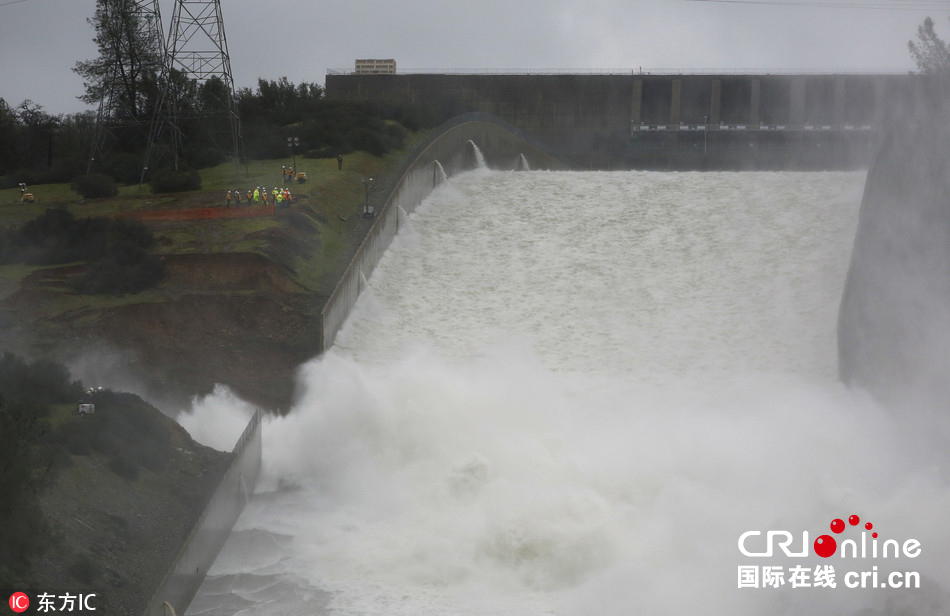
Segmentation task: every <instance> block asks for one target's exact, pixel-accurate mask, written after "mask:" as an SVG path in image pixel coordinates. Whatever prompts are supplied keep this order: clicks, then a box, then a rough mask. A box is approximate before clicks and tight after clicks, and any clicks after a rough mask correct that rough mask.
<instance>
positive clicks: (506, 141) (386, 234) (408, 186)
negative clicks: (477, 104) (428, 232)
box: [321, 113, 566, 350]
mask: <svg viewBox="0 0 950 616" xmlns="http://www.w3.org/2000/svg"><path fill="white" fill-rule="evenodd" d="M434 134H435V136H434V137H432V138H430V139H429V140H427V141H426V142H424V143H422V144H420V145H419V146H418V147H417V148H416V149H415V151H414V152H413V154H412V155H410V157H409V162H408V163H407V165H406V167H405V169H404V171H403V172H402V174H401V176H400V178H399V180H398V182H397V183H396V187H395V188H394V189H393V191H392V192H391V193H390V194H389V197H388V198H387V199H386V201H385V202H384V203H383V204H382V205H381V207H379V208H378V212H377V214H376V220H375V222H374V224H373V226H372V228H371V229H370V231H369V233H367V234H366V238H365V239H364V240H363V243H362V244H361V245H360V247H359V249H358V250H357V252H356V255H355V256H354V257H353V260H352V261H351V262H350V265H349V267H347V269H346V272H344V274H343V277H342V278H341V279H340V282H339V283H338V284H337V286H336V288H335V289H334V291H333V294H332V295H331V296H330V299H329V300H327V303H326V305H325V306H324V309H323V313H322V315H321V316H322V322H323V327H322V331H323V347H322V348H323V350H326V349H328V348H330V346H332V345H333V341H334V340H335V339H336V335H337V333H338V332H339V331H340V328H341V327H342V326H343V323H344V322H345V321H346V318H347V316H348V315H349V314H350V310H352V308H353V306H354V305H355V304H356V300H357V298H358V297H359V294H360V292H361V291H362V289H363V285H364V284H365V280H366V279H368V278H369V277H370V275H371V274H372V272H373V269H374V268H375V267H376V264H377V263H378V262H379V259H380V258H381V257H382V255H383V253H384V252H386V249H387V248H388V247H389V244H390V243H391V242H392V239H393V238H394V237H395V236H396V233H398V232H399V225H400V222H401V220H403V219H404V217H405V216H406V214H408V213H410V212H413V211H414V210H415V209H416V206H417V205H419V204H420V203H422V201H423V200H424V199H425V198H426V197H427V196H429V193H431V192H432V190H433V189H434V188H435V187H436V186H438V184H439V182H440V178H441V174H440V170H439V166H438V165H441V167H442V169H443V170H444V171H445V173H446V174H447V175H449V176H452V175H454V174H456V173H459V172H461V171H465V170H467V169H473V168H475V167H476V165H477V161H476V156H475V148H474V147H473V145H472V144H473V143H474V144H476V145H477V147H478V149H479V151H480V152H481V153H482V155H483V156H484V158H485V162H486V163H487V165H488V166H489V167H490V168H493V169H522V168H523V167H522V162H521V161H522V157H524V159H525V160H527V162H528V167H529V168H530V169H564V168H566V166H565V165H564V164H563V163H562V162H561V161H559V160H558V159H557V158H555V157H554V156H552V155H551V154H549V153H548V152H547V151H546V150H545V148H544V147H543V146H541V145H540V144H539V143H537V142H535V141H533V140H532V139H531V138H530V137H528V136H527V135H525V134H523V133H521V132H520V131H519V130H518V129H516V128H515V127H513V126H511V125H509V124H507V123H506V122H504V121H502V120H500V119H499V118H496V117H494V116H492V115H491V114H487V113H472V114H466V115H463V116H459V117H457V118H455V119H454V120H452V121H451V122H448V123H446V124H445V125H443V126H442V127H440V128H439V130H437V131H435V133H434ZM470 142H471V143H470ZM437 163H438V164H437Z"/></svg>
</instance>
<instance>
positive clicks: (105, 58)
mask: <svg viewBox="0 0 950 616" xmlns="http://www.w3.org/2000/svg"><path fill="white" fill-rule="evenodd" d="M87 21H88V22H89V24H90V25H92V26H93V27H94V28H95V30H96V36H95V38H93V40H94V41H95V42H96V44H97V45H98V46H99V57H98V58H94V59H92V60H83V61H81V62H77V63H76V66H75V67H74V68H73V71H75V72H76V73H77V74H79V75H80V76H82V77H83V79H84V80H85V83H84V85H85V88H86V93H85V94H84V95H83V96H80V97H79V98H80V99H81V100H82V101H83V102H86V103H90V104H95V103H98V102H99V101H100V100H101V99H102V97H103V96H112V97H114V98H117V101H113V102H114V103H115V102H118V103H119V104H118V105H114V106H113V109H115V110H117V113H121V114H122V115H123V116H125V117H124V118H114V119H126V120H139V119H142V118H143V117H147V116H148V114H149V113H150V112H151V109H152V105H151V103H152V101H154V96H155V93H156V89H157V87H156V82H157V80H158V74H159V72H160V70H161V62H162V57H161V53H162V51H161V48H160V41H156V40H155V37H154V36H153V31H152V30H151V28H150V24H149V23H148V22H147V20H146V19H144V18H143V17H142V11H141V7H140V3H139V2H136V1H135V0H96V12H95V15H94V16H93V17H92V18H91V19H88V20H87Z"/></svg>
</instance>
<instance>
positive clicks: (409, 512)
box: [180, 170, 950, 616]
mask: <svg viewBox="0 0 950 616" xmlns="http://www.w3.org/2000/svg"><path fill="white" fill-rule="evenodd" d="M864 180H865V173H857V172H855V173H786V172H783V173H647V172H609V173H608V172H590V173H587V172H584V173H579V172H536V171H531V172H518V173H515V172H498V171H488V170H477V171H474V172H470V173H467V174H464V175H461V176H457V177H454V178H452V179H451V181H450V182H448V183H446V184H444V185H442V186H441V187H440V188H439V189H437V190H436V192H435V193H433V195H432V196H431V197H430V198H429V199H428V200H427V201H426V202H425V203H424V204H423V205H422V206H420V208H419V209H418V210H417V211H416V212H415V213H413V214H412V215H411V216H408V217H407V218H408V223H409V224H405V225H403V229H402V231H401V232H400V235H399V236H398V237H397V238H396V240H395V241H394V243H393V246H392V247H391V248H390V249H389V251H388V252H387V253H386V255H385V257H384V258H383V260H382V262H381V263H380V265H379V267H378V268H377V270H376V272H375V273H374V274H373V276H372V277H371V278H370V280H369V290H368V291H366V292H364V294H363V296H362V297H361V298H360V301H359V303H358V305H357V307H356V309H355V311H354V313H353V314H352V315H351V317H350V319H349V321H348V322H347V324H346V325H345V327H344V329H343V331H342V332H341V333H340V335H339V336H338V338H337V343H336V345H335V347H334V348H332V349H331V350H330V351H329V352H327V353H326V354H325V355H324V356H323V357H321V358H319V359H317V360H314V361H312V362H310V363H309V364H307V365H305V366H302V368H301V372H300V387H301V395H300V400H299V402H298V403H297V404H296V405H295V407H294V409H293V410H292V411H291V413H290V414H289V415H287V416H286V417H283V418H275V419H270V420H268V421H267V422H266V424H265V427H264V469H263V476H262V480H261V483H260V485H259V486H258V492H257V495H256V497H255V498H254V499H253V500H252V502H250V503H249V505H248V507H247V509H246V510H245V513H244V514H243V516H242V517H241V519H240V520H239V521H238V524H237V526H236V530H235V533H234V534H233V535H232V537H231V539H230V540H229V542H228V545H227V546H225V549H224V551H223V552H222V554H221V556H220V557H219V559H218V561H217V562H216V564H215V565H214V567H213V568H212V571H211V572H210V574H209V577H208V579H207V580H206V582H205V585H204V587H203V588H202V591H201V592H200V593H199V596H198V597H197V599H196V600H195V603H194V604H193V606H192V609H191V610H190V611H189V614H205V615H211V614H215V615H224V614H240V615H241V616H250V615H265V614H266V615H268V616H273V615H275V614H287V615H301V616H302V615H304V614H307V615H310V614H317V613H319V614H324V613H327V614H334V615H337V614H339V615H346V616H351V615H353V616H355V615H365V616H376V615H380V616H381V615H384V614H385V615H387V616H389V615H406V616H409V615H413V616H425V615H436V614H438V615H444V614H459V615H474V614H480V615H481V614H484V615H489V614H490V615H512V616H513V615H535V614H558V615H575V614H576V615H582V614H585V615H589V614H598V615H614V614H616V615H618V616H619V615H629V614H651V615H656V614H671V615H673V614H692V613H696V614H700V613H702V614H735V615H745V614H748V615H753V614H764V613H769V614H806V613H807V614H856V613H860V614H888V613H894V614H897V613H903V612H901V611H900V610H902V609H910V610H911V611H910V612H908V613H913V614H945V613H947V611H948V610H950V607H948V606H950V601H948V600H947V597H946V589H947V588H948V587H950V574H948V571H950V556H948V554H950V525H948V524H947V522H946V520H945V517H946V512H947V511H950V488H948V485H950V477H948V472H947V459H946V456H947V454H946V451H945V450H946V448H945V446H944V444H943V442H942V441H941V440H940V438H941V437H940V434H941V430H943V429H945V426H942V425H941V426H934V425H928V424H924V423H922V422H923V421H924V420H921V421H917V420H915V419H913V418H909V417H906V416H903V415H902V414H900V413H899V412H897V413H893V412H886V411H884V410H882V409H881V408H879V407H878V406H877V405H875V404H874V403H873V402H872V401H871V400H870V399H869V398H868V397H867V396H865V395H863V394H862V393H861V392H853V391H849V390H847V389H846V388H845V387H844V386H842V385H841V384H840V383H839V382H838V380H837V367H836V337H835V331H836V321H837V311H838V304H839V302H840V298H841V292H842V288H843V284H844V279H845V275H846V272H847V267H848V259H849V256H850V251H851V244H852V241H853V237H854V232H855V227H856V224H857V214H858V208H859V205H860V200H861V195H862V190H863V187H864ZM246 413H249V409H248V408H247V405H246V404H244V403H242V402H240V401H238V400H236V399H234V397H233V396H232V395H231V394H230V393H229V392H227V391H226V390H220V391H218V392H216V393H215V395H213V396H210V397H208V398H206V399H204V400H202V401H200V402H199V403H197V404H196V406H195V409H194V410H193V412H191V413H190V414H186V415H183V416H182V417H181V418H180V421H181V422H182V423H183V425H185V426H186V427H187V428H188V429H189V431H191V432H192V434H193V435H195V436H196V438H198V439H199V440H202V441H204V442H209V443H210V444H213V445H216V446H218V447H221V448H230V447H231V446H232V445H233V442H234V440H235V439H236V437H237V434H238V433H239V432H240V430H241V429H242V428H243V425H244V421H245V418H246ZM852 514H857V515H860V516H861V517H862V525H863V523H864V522H865V521H870V522H873V524H874V530H875V531H878V532H879V533H880V540H881V541H884V540H886V539H896V540H898V541H899V542H900V543H903V542H904V541H905V540H907V539H911V538H914V539H917V540H919V541H920V543H921V553H920V555H919V556H918V557H916V558H912V559H911V558H907V557H905V556H903V555H901V556H900V557H899V558H896V559H895V558H889V559H887V560H883V559H871V558H867V559H864V560H862V559H841V558H839V555H838V554H836V555H835V556H833V557H832V558H830V559H827V560H826V559H822V558H819V557H818V556H816V555H815V554H814V553H813V551H812V552H811V553H810V556H808V557H807V558H800V559H789V558H785V557H784V556H783V557H781V558H780V557H778V556H776V557H775V558H748V557H744V556H743V555H742V554H741V553H740V552H739V549H738V545H737V541H738V539H739V536H740V535H741V534H742V533H744V532H745V531H749V530H759V531H762V532H763V533H764V532H765V531H768V530H788V531H790V532H792V533H793V535H794V536H795V543H794V544H793V546H792V548H793V549H794V550H796V551H799V550H801V541H802V540H801V533H802V532H803V531H807V532H808V533H809V537H810V539H809V546H808V547H809V550H811V545H810V544H811V542H813V541H814V539H815V538H816V537H818V535H821V534H825V533H828V532H829V530H828V528H829V523H830V522H831V521H832V520H833V519H835V518H843V519H848V516H850V515H852ZM847 538H853V539H857V540H860V533H858V532H857V530H856V529H847V530H846V531H845V532H844V533H843V535H841V536H840V537H839V543H840V541H841V540H844V539H847ZM867 540H868V541H870V537H868V538H867ZM748 547H749V548H750V549H753V550H755V551H759V550H760V549H762V548H764V540H763V539H762V538H759V540H758V543H756V541H752V540H750V542H749V543H748ZM826 564H831V565H833V566H834V567H835V569H836V572H837V576H838V577H837V587H836V588H833V589H832V588H812V589H806V588H790V587H789V585H788V584H786V586H784V587H782V588H778V589H775V588H757V589H752V588H738V585H737V567H738V566H740V565H743V566H747V565H758V566H763V565H769V566H783V567H785V569H786V570H788V569H789V568H790V567H792V566H796V565H803V566H806V567H810V568H812V569H813V568H814V567H815V566H817V565H826ZM872 567H878V568H879V569H880V572H881V573H880V576H881V579H886V575H885V574H886V572H888V571H890V570H891V569H895V570H898V571H902V572H904V571H915V572H919V573H920V576H921V580H922V582H921V586H922V587H921V588H920V589H917V590H893V589H879V588H874V589H861V588H855V589H850V588H846V587H845V585H844V575H845V573H846V572H848V571H859V572H860V571H864V570H868V571H870V570H871V569H872ZM861 610H869V611H867V612H863V611H861Z"/></svg>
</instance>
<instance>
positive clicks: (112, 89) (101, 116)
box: [86, 0, 165, 173]
mask: <svg viewBox="0 0 950 616" xmlns="http://www.w3.org/2000/svg"><path fill="white" fill-rule="evenodd" d="M107 9H109V10H119V11H123V10H127V14H126V15H125V16H124V17H125V18H126V19H127V23H129V24H132V25H134V27H135V28H136V29H137V30H138V31H139V32H140V34H141V38H143V39H144V42H145V44H146V45H147V48H148V49H154V50H157V52H158V57H157V58H156V65H155V66H153V68H154V69H155V70H156V72H157V71H158V70H161V68H162V67H161V66H160V65H159V64H160V63H163V58H164V56H165V34H164V32H163V29H162V15H161V12H160V10H159V6H158V0H128V2H127V3H126V4H125V5H119V6H114V5H108V6H107ZM121 70H122V67H121V66H120V64H119V63H116V64H114V65H113V66H112V73H111V75H110V76H109V78H108V79H107V80H106V82H105V84H104V87H103V90H102V96H101V98H100V99H99V108H98V110H97V112H96V126H95V131H94V133H93V139H92V147H91V148H90V150H89V160H88V162H87V164H86V173H91V172H92V170H93V165H94V164H95V160H96V156H99V157H100V158H101V157H102V156H103V155H104V154H105V153H106V152H107V151H108V149H110V148H111V146H112V145H114V143H115V142H116V141H117V139H118V132H119V131H126V130H132V131H134V132H135V133H138V134H141V135H145V134H147V133H148V131H149V118H140V117H139V114H138V113H137V112H136V110H135V109H134V108H131V107H130V105H134V104H135V101H128V100H123V98H122V96H121V95H120V85H121V75H120V72H121Z"/></svg>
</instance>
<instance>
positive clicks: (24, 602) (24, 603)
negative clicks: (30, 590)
mask: <svg viewBox="0 0 950 616" xmlns="http://www.w3.org/2000/svg"><path fill="white" fill-rule="evenodd" d="M28 607H30V598H29V597H27V596H26V594H24V593H22V592H15V593H13V594H12V595H10V609H11V610H13V611H14V612H16V613H17V614H19V613H20V612H25V611H26V609H27V608H28Z"/></svg>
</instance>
